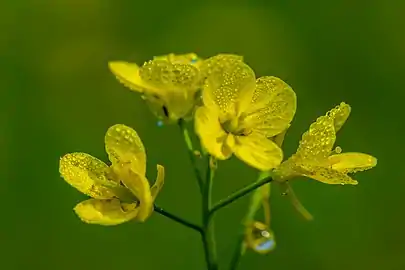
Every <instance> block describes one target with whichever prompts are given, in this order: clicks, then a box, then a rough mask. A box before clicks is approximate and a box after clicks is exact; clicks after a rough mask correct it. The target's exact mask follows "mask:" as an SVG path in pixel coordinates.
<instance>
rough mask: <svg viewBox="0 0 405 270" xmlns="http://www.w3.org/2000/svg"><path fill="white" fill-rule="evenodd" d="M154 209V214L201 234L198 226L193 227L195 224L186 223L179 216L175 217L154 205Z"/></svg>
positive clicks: (201, 230)
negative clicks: (156, 213)
mask: <svg viewBox="0 0 405 270" xmlns="http://www.w3.org/2000/svg"><path fill="white" fill-rule="evenodd" d="M154 209H155V211H156V212H158V213H159V214H161V215H162V216H165V217H167V218H170V219H171V220H174V221H176V222H177V223H180V224H182V225H184V226H186V227H188V228H190V229H193V230H195V231H198V232H199V233H202V232H203V229H202V228H201V227H200V226H198V225H195V224H193V223H191V222H189V221H187V220H185V219H183V218H181V217H179V216H176V215H174V214H172V213H169V212H167V211H166V210H164V209H163V208H161V207H159V206H157V205H154Z"/></svg>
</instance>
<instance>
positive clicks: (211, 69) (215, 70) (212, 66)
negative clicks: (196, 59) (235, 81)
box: [200, 54, 243, 79]
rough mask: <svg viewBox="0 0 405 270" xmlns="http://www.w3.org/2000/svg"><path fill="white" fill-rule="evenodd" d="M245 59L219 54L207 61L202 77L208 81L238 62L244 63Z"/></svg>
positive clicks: (201, 69)
mask: <svg viewBox="0 0 405 270" xmlns="http://www.w3.org/2000/svg"><path fill="white" fill-rule="evenodd" d="M242 61H243V57H242V56H240V55H235V54H218V55H215V56H213V57H210V58H208V59H205V60H204V61H203V62H202V64H201V66H200V71H201V74H202V77H203V78H204V79H206V78H207V77H208V76H210V75H215V74H219V73H222V72H224V70H226V69H228V68H229V67H231V66H233V65H234V64H235V63H236V62H242Z"/></svg>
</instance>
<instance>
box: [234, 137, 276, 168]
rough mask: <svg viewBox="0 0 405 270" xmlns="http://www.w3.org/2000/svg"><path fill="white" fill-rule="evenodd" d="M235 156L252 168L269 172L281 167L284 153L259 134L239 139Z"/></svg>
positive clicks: (235, 148)
mask: <svg viewBox="0 0 405 270" xmlns="http://www.w3.org/2000/svg"><path fill="white" fill-rule="evenodd" d="M234 153H235V155H236V156H237V157H238V158H239V159H241V160H243V161H244V162H246V163H247V164H249V165H250V166H252V167H254V168H256V169H258V170H261V171H268V170H270V169H273V168H275V167H277V166H278V165H280V163H281V161H282V159H283V151H282V150H281V148H280V147H278V146H277V144H276V143H275V142H273V141H271V140H269V139H267V138H266V137H263V136H261V135H259V134H255V133H253V134H251V135H248V136H239V137H237V143H236V145H235V147H234Z"/></svg>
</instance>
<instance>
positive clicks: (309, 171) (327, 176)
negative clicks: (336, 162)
mask: <svg viewBox="0 0 405 270" xmlns="http://www.w3.org/2000/svg"><path fill="white" fill-rule="evenodd" d="M304 169H305V171H306V173H302V175H303V176H306V177H309V178H312V179H314V180H317V181H319V182H322V183H325V184H331V185H346V184H348V185H357V184H358V182H357V181H356V180H354V179H352V178H351V177H350V176H348V175H347V174H345V173H342V172H339V171H336V170H333V169H332V168H325V167H320V166H312V165H306V166H305V167H304Z"/></svg>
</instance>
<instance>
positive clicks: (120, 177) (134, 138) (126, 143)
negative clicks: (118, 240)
mask: <svg viewBox="0 0 405 270" xmlns="http://www.w3.org/2000/svg"><path fill="white" fill-rule="evenodd" d="M105 149H106V151H107V153H108V156H109V159H110V161H111V163H112V165H111V166H107V165H106V164H105V163H104V162H102V161H101V160H99V159H97V158H95V157H93V156H91V155H89V154H86V153H70V154H66V155H65V156H63V157H62V158H61V159H60V164H59V172H60V174H61V175H62V177H63V178H64V179H65V181H66V182H67V183H69V184H70V185H72V186H73V187H75V188H76V189H77V190H79V191H80V192H82V193H84V194H86V195H88V196H90V197H91V199H88V200H85V201H83V202H80V203H79V204H77V205H76V207H75V208H74V211H75V212H76V214H77V215H78V216H79V217H80V219H81V220H82V221H84V222H86V223H90V224H100V225H117V224H121V223H123V222H126V221H129V220H132V219H134V220H137V221H141V222H143V221H145V220H146V219H147V218H148V217H149V216H150V215H151V213H152V212H153V203H154V201H155V199H156V196H157V194H158V193H159V191H160V189H161V188H162V186H163V183H164V168H163V166H161V165H157V170H158V175H157V179H156V182H155V184H154V185H153V186H152V187H150V185H149V182H148V179H146V177H145V173H146V154H145V148H144V146H143V144H142V141H141V139H140V138H139V136H138V134H137V133H136V131H135V130H133V129H131V128H130V127H127V126H125V125H114V126H112V127H110V128H109V129H108V131H107V133H106V136H105Z"/></svg>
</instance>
